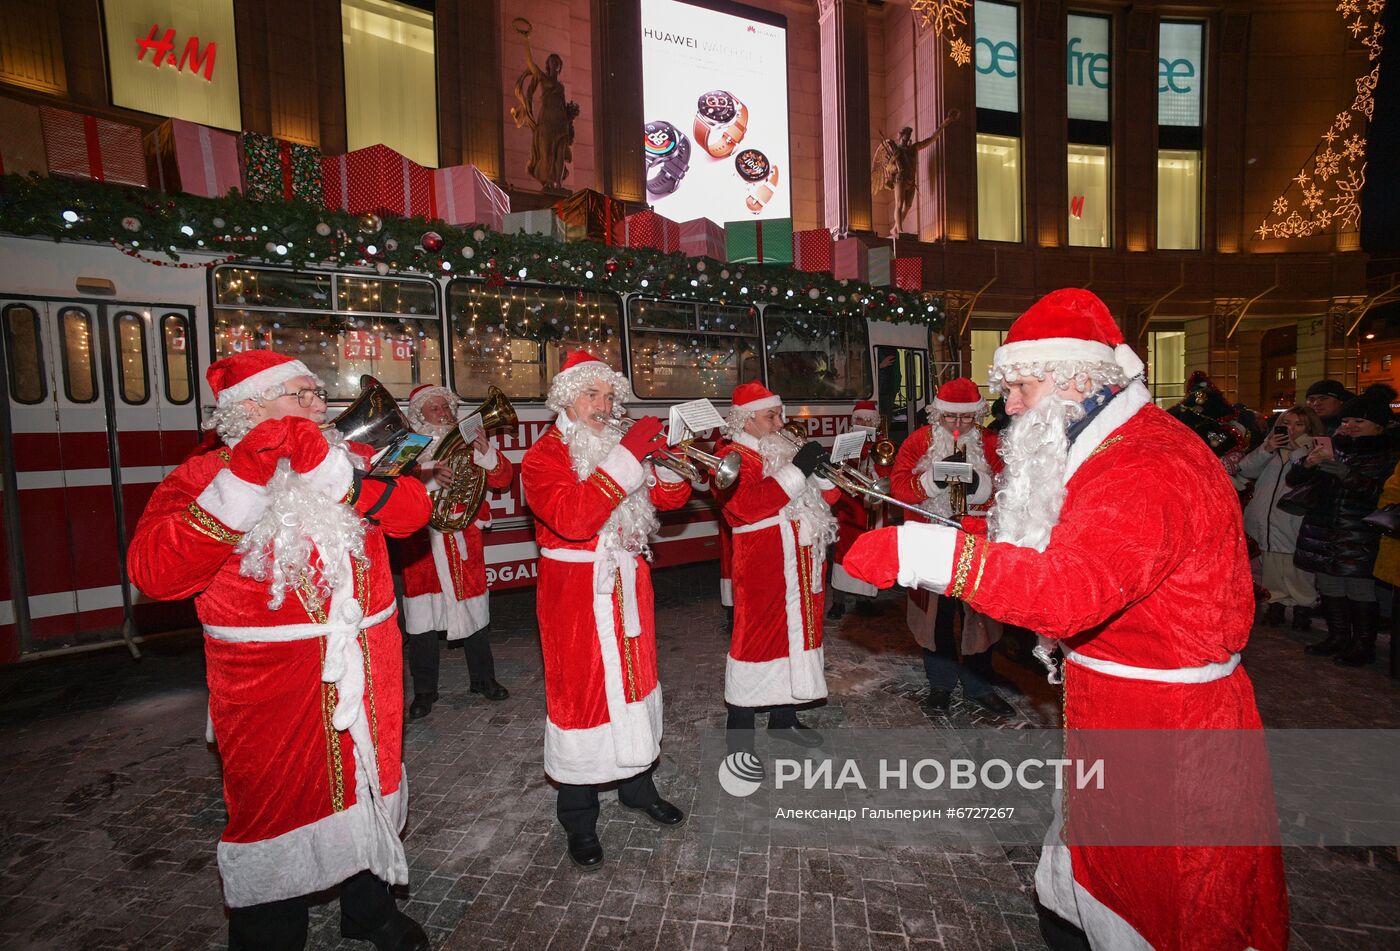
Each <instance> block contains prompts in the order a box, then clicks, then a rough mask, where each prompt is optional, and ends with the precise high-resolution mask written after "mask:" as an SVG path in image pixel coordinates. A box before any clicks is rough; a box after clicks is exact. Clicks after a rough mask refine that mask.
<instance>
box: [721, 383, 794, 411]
mask: <svg viewBox="0 0 1400 951" xmlns="http://www.w3.org/2000/svg"><path fill="white" fill-rule="evenodd" d="M732 402H733V404H734V408H735V409H741V410H743V411H744V412H746V413H757V412H758V411H759V410H761V409H772V408H773V407H775V406H782V405H783V401H782V399H781V398H780V397H779V396H778V394H776V393H774V392H773V391H772V390H770V389H768V387H766V386H764V385H763V384H762V383H760V382H758V381H757V380H750V381H749V382H747V383H740V384H739V385H738V386H736V387H734V395H733V397H732Z"/></svg>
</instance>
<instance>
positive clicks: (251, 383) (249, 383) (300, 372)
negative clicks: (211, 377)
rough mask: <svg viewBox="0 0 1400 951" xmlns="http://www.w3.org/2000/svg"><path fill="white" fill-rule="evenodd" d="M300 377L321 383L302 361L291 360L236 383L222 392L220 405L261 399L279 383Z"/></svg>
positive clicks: (220, 392) (220, 393)
mask: <svg viewBox="0 0 1400 951" xmlns="http://www.w3.org/2000/svg"><path fill="white" fill-rule="evenodd" d="M299 376H309V377H311V378H312V379H313V380H318V382H319V378H318V377H317V376H316V374H314V373H312V372H311V371H310V370H309V369H307V366H306V364H305V363H302V362H301V361H300V360H289V361H287V362H286V363H279V364H277V365H276V366H270V367H268V368H267V369H266V370H260V371H258V372H257V373H254V374H253V375H252V376H250V377H248V378H247V379H246V380H243V381H242V382H241V383H235V384H234V385H233V386H229V387H225V388H224V389H222V390H220V391H219V405H220V406H231V405H233V404H234V403H241V402H243V401H244V400H256V399H260V398H261V397H262V395H263V394H264V393H266V392H267V391H268V390H270V389H272V388H273V387H274V386H276V385H277V384H278V383H286V382H287V381H288V380H294V379H296V378H297V377H299Z"/></svg>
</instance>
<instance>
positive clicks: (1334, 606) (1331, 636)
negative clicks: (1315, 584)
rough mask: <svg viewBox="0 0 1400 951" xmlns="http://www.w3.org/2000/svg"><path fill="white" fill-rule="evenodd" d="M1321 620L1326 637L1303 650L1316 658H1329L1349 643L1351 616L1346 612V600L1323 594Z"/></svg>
mask: <svg viewBox="0 0 1400 951" xmlns="http://www.w3.org/2000/svg"><path fill="white" fill-rule="evenodd" d="M1322 618H1323V620H1324V621H1326V622H1327V637H1326V638H1325V639H1324V640H1321V641H1318V642H1317V643H1316V644H1309V645H1308V646H1307V647H1305V648H1303V650H1304V652H1306V653H1309V654H1312V655H1314V656H1316V657H1330V656H1331V655H1333V654H1335V653H1337V652H1339V651H1341V650H1342V649H1343V648H1345V647H1346V646H1347V645H1348V644H1350V643H1351V615H1350V613H1349V612H1348V611H1347V599H1346V598H1338V597H1334V596H1332V595H1327V594H1324V595H1323V596H1322Z"/></svg>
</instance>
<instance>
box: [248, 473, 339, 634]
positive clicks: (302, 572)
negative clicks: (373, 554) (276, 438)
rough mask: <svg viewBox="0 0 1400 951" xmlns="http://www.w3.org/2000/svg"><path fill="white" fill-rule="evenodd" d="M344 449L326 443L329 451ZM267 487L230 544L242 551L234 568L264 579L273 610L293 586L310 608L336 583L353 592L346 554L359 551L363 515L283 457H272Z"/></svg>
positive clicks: (321, 601) (335, 587)
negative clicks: (259, 506) (249, 522)
mask: <svg viewBox="0 0 1400 951" xmlns="http://www.w3.org/2000/svg"><path fill="white" fill-rule="evenodd" d="M346 451H347V450H345V449H344V448H342V447H340V446H338V445H332V446H331V452H346ZM351 455H352V457H353V454H351ZM267 489H268V506H267V510H266V511H264V512H263V514H262V516H261V517H260V518H259V519H258V521H257V523H256V524H254V525H253V527H252V528H251V529H249V531H248V533H247V534H246V535H244V536H243V537H242V538H241V539H239V541H238V544H237V545H236V546H234V551H235V552H237V553H239V554H241V555H242V556H243V559H242V561H241V562H240V564H239V569H238V571H239V574H241V575H243V576H244V577H246V578H253V579H254V580H257V581H266V582H268V592H269V598H268V602H267V606H268V608H270V609H271V610H273V611H276V610H278V609H279V608H281V607H282V604H283V602H284V601H285V600H286V597H287V592H288V591H296V590H298V589H299V588H301V589H302V591H303V595H304V596H305V598H306V600H307V602H308V607H311V608H314V609H318V608H321V607H323V606H324V605H326V604H327V603H328V602H329V601H330V599H331V596H332V595H333V594H334V593H335V592H336V591H339V590H340V589H342V588H348V589H350V590H351V591H352V593H353V588H354V583H355V579H354V571H353V570H352V568H351V566H350V558H351V556H354V557H356V558H363V557H364V553H365V522H364V519H362V518H361V517H360V515H359V513H358V512H356V511H355V510H354V509H353V508H351V507H350V506H348V505H340V504H337V503H336V502H334V501H332V500H331V499H329V498H327V497H326V496H325V495H323V494H322V493H321V492H320V491H319V490H317V489H314V488H312V487H311V486H310V485H309V484H307V482H306V480H305V479H304V478H303V477H302V476H301V475H299V474H298V473H296V472H293V471H292V468H291V464H290V463H289V462H288V461H287V460H286V459H283V460H281V461H279V462H278V463H277V472H276V473H275V474H274V475H273V476H272V479H271V481H269V482H268V484H267ZM303 579H304V580H305V587H304V588H303Z"/></svg>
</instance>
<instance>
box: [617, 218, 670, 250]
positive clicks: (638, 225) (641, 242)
mask: <svg viewBox="0 0 1400 951" xmlns="http://www.w3.org/2000/svg"><path fill="white" fill-rule="evenodd" d="M614 235H615V237H616V239H617V243H619V244H624V245H626V246H627V247H629V248H651V249H652V250H653V251H660V252H661V253H662V254H672V253H674V252H676V251H679V250H680V249H681V226H680V225H679V224H677V223H676V222H674V221H672V220H671V219H670V218H666V217H663V216H661V215H658V214H657V213H656V212H654V211H650V210H648V211H639V212H637V213H636V214H635V215H628V216H627V217H626V218H623V219H622V221H621V222H620V223H619V224H618V225H617V228H616V229H615V230H614Z"/></svg>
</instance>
